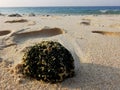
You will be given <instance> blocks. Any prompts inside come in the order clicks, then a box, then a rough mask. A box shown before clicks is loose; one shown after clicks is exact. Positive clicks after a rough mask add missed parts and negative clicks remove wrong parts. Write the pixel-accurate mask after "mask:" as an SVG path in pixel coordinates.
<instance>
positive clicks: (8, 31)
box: [0, 30, 11, 36]
mask: <svg viewBox="0 0 120 90" xmlns="http://www.w3.org/2000/svg"><path fill="white" fill-rule="evenodd" d="M9 33H11V31H10V30H5V31H0V36H4V35H7V34H9Z"/></svg>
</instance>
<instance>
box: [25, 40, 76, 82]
mask: <svg viewBox="0 0 120 90" xmlns="http://www.w3.org/2000/svg"><path fill="white" fill-rule="evenodd" d="M23 74H25V75H26V76H30V77H32V78H35V79H37V80H42V81H44V82H50V83H57V82H62V81H63V80H64V79H66V78H69V77H73V76H74V60H73V57H72V55H71V54H70V52H69V51H68V50H67V49H66V48H65V47H63V46H62V45H61V44H60V43H58V42H53V41H42V42H41V43H39V44H36V45H34V46H31V47H30V48H29V49H28V50H26V52H25V54H24V57H23Z"/></svg>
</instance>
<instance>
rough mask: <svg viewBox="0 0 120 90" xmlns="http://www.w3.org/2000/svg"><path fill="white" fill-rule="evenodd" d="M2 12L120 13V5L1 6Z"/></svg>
mask: <svg viewBox="0 0 120 90" xmlns="http://www.w3.org/2000/svg"><path fill="white" fill-rule="evenodd" d="M0 13H2V14H13V13H19V14H29V13H35V14H41V15H44V14H68V15H84V14H85V15H86V14H87V15H88V14H120V6H97V7H95V6H94V7H0Z"/></svg>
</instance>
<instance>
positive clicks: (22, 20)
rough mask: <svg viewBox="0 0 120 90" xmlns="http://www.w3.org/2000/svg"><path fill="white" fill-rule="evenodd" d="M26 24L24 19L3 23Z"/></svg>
mask: <svg viewBox="0 0 120 90" xmlns="http://www.w3.org/2000/svg"><path fill="white" fill-rule="evenodd" d="M24 22H28V20H26V19H19V20H11V21H5V23H24Z"/></svg>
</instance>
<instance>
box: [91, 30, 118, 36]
mask: <svg viewBox="0 0 120 90" xmlns="http://www.w3.org/2000/svg"><path fill="white" fill-rule="evenodd" d="M92 33H98V34H102V35H106V36H114V37H120V32H108V31H92Z"/></svg>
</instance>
